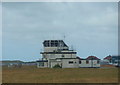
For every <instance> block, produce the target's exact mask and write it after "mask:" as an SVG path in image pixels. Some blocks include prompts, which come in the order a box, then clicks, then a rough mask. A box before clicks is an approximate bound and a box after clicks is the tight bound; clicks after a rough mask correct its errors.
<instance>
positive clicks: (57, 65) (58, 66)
mask: <svg viewBox="0 0 120 85" xmlns="http://www.w3.org/2000/svg"><path fill="white" fill-rule="evenodd" d="M53 68H62V67H61V66H60V65H59V64H56V65H54V66H53Z"/></svg>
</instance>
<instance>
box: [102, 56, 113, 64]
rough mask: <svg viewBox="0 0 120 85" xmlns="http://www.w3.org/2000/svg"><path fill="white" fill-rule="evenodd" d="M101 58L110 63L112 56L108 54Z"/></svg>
mask: <svg viewBox="0 0 120 85" xmlns="http://www.w3.org/2000/svg"><path fill="white" fill-rule="evenodd" d="M103 60H104V62H108V63H109V64H111V63H112V56H111V55H109V56H107V57H105V58H104V59H103Z"/></svg>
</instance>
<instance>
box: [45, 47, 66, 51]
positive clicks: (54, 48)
mask: <svg viewBox="0 0 120 85" xmlns="http://www.w3.org/2000/svg"><path fill="white" fill-rule="evenodd" d="M57 49H68V47H44V52H53V51H54V50H57Z"/></svg>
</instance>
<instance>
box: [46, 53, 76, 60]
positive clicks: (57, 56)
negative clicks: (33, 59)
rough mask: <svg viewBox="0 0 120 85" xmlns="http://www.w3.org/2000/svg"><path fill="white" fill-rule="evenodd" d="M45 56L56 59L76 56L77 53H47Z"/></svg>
mask: <svg viewBox="0 0 120 85" xmlns="http://www.w3.org/2000/svg"><path fill="white" fill-rule="evenodd" d="M44 58H47V60H48V59H56V58H76V54H46V55H45V56H44Z"/></svg>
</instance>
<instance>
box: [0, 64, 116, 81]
mask: <svg viewBox="0 0 120 85" xmlns="http://www.w3.org/2000/svg"><path fill="white" fill-rule="evenodd" d="M2 82H3V83H117V82H118V69H117V68H68V69H59V68H58V69H51V68H41V69H38V68H36V67H35V66H24V67H22V68H7V67H3V69H2Z"/></svg>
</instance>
